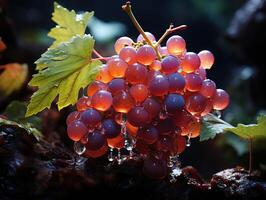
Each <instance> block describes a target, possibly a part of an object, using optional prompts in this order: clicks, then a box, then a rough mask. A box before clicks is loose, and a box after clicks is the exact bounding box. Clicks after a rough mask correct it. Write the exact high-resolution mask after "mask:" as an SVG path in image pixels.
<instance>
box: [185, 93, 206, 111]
mask: <svg viewBox="0 0 266 200" xmlns="http://www.w3.org/2000/svg"><path fill="white" fill-rule="evenodd" d="M206 106H207V99H206V98H205V97H204V96H202V95H201V94H199V93H196V94H193V95H191V96H190V97H189V98H188V100H187V102H186V107H187V110H188V111H189V112H190V113H192V114H197V113H201V112H203V111H204V110H205V108H206Z"/></svg>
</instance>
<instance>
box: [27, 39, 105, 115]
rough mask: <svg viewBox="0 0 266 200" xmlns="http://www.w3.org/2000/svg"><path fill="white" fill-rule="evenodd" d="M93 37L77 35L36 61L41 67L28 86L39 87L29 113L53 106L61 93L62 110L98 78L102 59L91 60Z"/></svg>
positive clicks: (31, 101) (28, 110)
mask: <svg viewBox="0 0 266 200" xmlns="http://www.w3.org/2000/svg"><path fill="white" fill-rule="evenodd" d="M93 47H94V39H93V38H92V37H91V36H90V35H83V36H74V37H73V38H72V39H71V40H70V41H69V42H64V43H61V44H60V45H59V46H57V47H55V48H50V49H48V50H47V51H46V52H45V53H44V54H43V55H42V56H41V58H40V59H38V60H37V61H36V62H35V63H36V64H37V66H42V70H40V71H39V72H38V74H35V75H33V78H32V80H31V81H30V83H29V85H31V86H37V87H38V90H37V91H36V92H35V93H34V94H33V95H32V97H31V100H30V104H29V105H28V109H27V113H26V116H30V115H33V114H36V113H38V112H40V111H42V110H43V109H45V108H50V106H51V103H52V102H53V100H54V99H55V98H56V97H57V96H58V102H57V105H58V108H59V110H60V109H62V108H64V107H66V106H68V105H73V104H75V103H76V101H77V99H78V94H79V90H80V89H81V88H84V87H86V86H87V85H88V84H89V83H90V82H91V81H93V80H94V79H95V76H96V74H97V73H98V71H99V69H100V66H101V64H102V63H101V62H100V61H99V60H92V59H91V54H92V50H93Z"/></svg>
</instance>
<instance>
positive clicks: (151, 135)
mask: <svg viewBox="0 0 266 200" xmlns="http://www.w3.org/2000/svg"><path fill="white" fill-rule="evenodd" d="M158 137H159V132H158V130H157V129H156V128H155V127H154V126H151V125H149V126H146V127H144V128H140V129H139V130H138V132H137V139H140V140H143V141H144V142H146V143H147V144H153V143H155V142H156V141H157V139H158Z"/></svg>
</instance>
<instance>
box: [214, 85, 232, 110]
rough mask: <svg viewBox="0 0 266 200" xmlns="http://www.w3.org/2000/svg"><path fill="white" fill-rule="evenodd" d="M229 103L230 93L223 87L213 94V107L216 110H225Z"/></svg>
mask: <svg viewBox="0 0 266 200" xmlns="http://www.w3.org/2000/svg"><path fill="white" fill-rule="evenodd" d="M228 104H229V95H228V94H227V92H226V91H224V90H222V89H217V90H216V92H215V95H214V96H213V108H214V109H216V110H223V109H225V108H226V107H227V106H228Z"/></svg>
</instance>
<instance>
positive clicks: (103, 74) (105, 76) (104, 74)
mask: <svg viewBox="0 0 266 200" xmlns="http://www.w3.org/2000/svg"><path fill="white" fill-rule="evenodd" d="M112 79H113V77H112V76H111V75H110V73H109V69H108V67H107V65H103V66H102V67H101V69H100V72H99V74H98V75H97V77H96V80H97V81H101V82H103V83H109V82H110V81H111V80H112Z"/></svg>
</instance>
